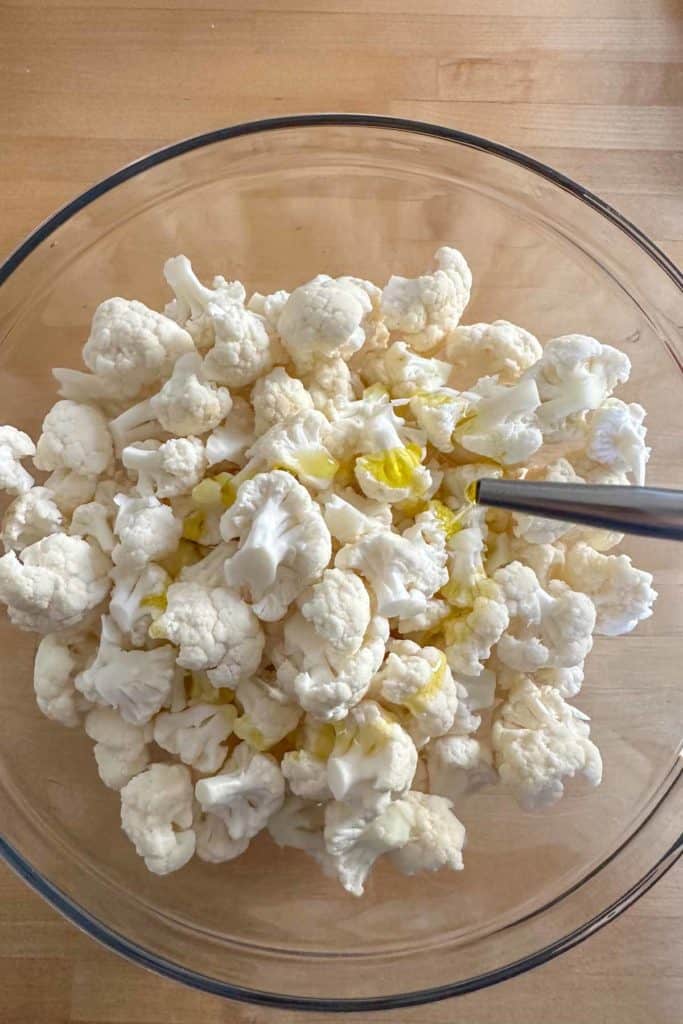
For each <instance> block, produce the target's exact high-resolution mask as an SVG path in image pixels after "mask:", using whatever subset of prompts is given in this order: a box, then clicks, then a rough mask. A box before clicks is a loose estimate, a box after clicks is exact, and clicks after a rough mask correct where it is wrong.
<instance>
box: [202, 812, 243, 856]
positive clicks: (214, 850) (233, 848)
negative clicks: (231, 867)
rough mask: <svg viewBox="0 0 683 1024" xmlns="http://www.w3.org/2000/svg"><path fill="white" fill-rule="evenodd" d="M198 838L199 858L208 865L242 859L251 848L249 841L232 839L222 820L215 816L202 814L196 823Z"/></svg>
mask: <svg viewBox="0 0 683 1024" xmlns="http://www.w3.org/2000/svg"><path fill="white" fill-rule="evenodd" d="M194 830H195V834H196V836H197V851H196V852H197V856H198V857H199V859H200V860H203V861H206V862H207V863H208V864H224V863H225V862H226V861H229V860H235V858H236V857H241V856H242V854H243V853H244V852H245V850H246V849H247V847H248V846H249V840H248V839H231V838H230V834H229V832H228V829H227V826H226V824H225V822H224V821H223V819H222V818H218V817H217V816H216V815H215V814H200V815H198V816H197V819H196V820H195V823H194Z"/></svg>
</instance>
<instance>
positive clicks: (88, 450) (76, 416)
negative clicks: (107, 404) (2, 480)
mask: <svg viewBox="0 0 683 1024" xmlns="http://www.w3.org/2000/svg"><path fill="white" fill-rule="evenodd" d="M112 454H113V444H112V439H111V434H110V433H109V427H108V426H107V421H106V419H105V417H104V415H103V413H101V412H100V410H99V409H96V408H95V407H94V406H92V405H84V404H83V403H82V402H70V401H68V400H67V399H63V400H62V401H61V402H56V403H55V404H54V405H53V406H52V408H51V409H50V411H49V413H48V414H47V416H46V417H45V419H44V420H43V429H42V432H41V435H40V437H39V438H38V443H37V445H36V454H35V456H34V458H33V462H34V464H35V467H36V469H45V470H48V472H49V471H51V470H55V469H67V470H71V471H72V472H74V473H80V474H81V475H83V476H88V475H89V476H99V475H100V473H104V472H105V470H106V469H107V467H108V466H109V464H110V462H111V459H112Z"/></svg>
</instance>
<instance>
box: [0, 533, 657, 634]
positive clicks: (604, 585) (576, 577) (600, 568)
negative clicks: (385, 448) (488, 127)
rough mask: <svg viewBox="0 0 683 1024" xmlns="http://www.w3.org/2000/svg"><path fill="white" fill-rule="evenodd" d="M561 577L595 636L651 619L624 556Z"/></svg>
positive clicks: (575, 549)
mask: <svg viewBox="0 0 683 1024" xmlns="http://www.w3.org/2000/svg"><path fill="white" fill-rule="evenodd" d="M1 564H2V560H1V559H0V565H1ZM562 576H563V578H564V579H565V580H566V581H567V582H568V583H569V586H570V587H572V588H573V589H574V590H578V591H580V592H581V593H582V594H586V595H588V597H589V598H590V600H591V601H592V603H593V604H594V605H595V610H596V613H597V617H596V621H595V631H596V633H602V634H603V635H604V636H621V634H622V633H630V632H631V630H632V629H635V627H636V626H637V625H638V623H639V622H642V620H643V619H648V618H649V617H650V616H651V615H652V605H653V604H654V602H655V601H656V599H657V591H656V590H653V589H652V575H651V573H649V572H645V571H644V570H643V569H636V568H635V566H633V565H632V564H631V559H630V558H629V557H628V555H603V554H601V553H600V552H599V551H595V550H594V549H593V548H591V547H589V546H588V545H587V544H583V543H579V544H574V545H573V546H572V547H571V548H570V549H569V550H568V552H567V555H566V558H565V564H564V570H563V573H562Z"/></svg>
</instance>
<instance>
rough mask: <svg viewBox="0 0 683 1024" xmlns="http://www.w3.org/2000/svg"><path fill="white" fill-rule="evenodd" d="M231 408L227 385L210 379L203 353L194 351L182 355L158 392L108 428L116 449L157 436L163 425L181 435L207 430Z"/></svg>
mask: <svg viewBox="0 0 683 1024" xmlns="http://www.w3.org/2000/svg"><path fill="white" fill-rule="evenodd" d="M231 408H232V398H231V396H230V392H229V391H228V389H227V388H223V387H217V386H216V385H215V384H214V383H212V382H211V381H210V380H208V379H207V376H206V373H205V372H204V364H203V362H202V357H201V356H200V355H199V354H198V353H196V352H192V353H190V354H189V355H185V356H181V357H180V359H179V360H178V362H177V363H176V364H175V366H174V367H173V373H172V374H171V376H170V377H169V379H168V380H167V381H166V383H165V384H164V386H163V387H162V388H161V390H160V391H158V392H157V394H156V395H152V397H151V398H147V399H145V401H144V402H138V404H137V405H134V406H132V407H131V408H130V409H126V411H125V412H122V413H121V415H120V416H117V417H116V419H114V420H111V422H110V424H109V429H110V430H111V433H112V437H113V438H114V441H115V442H116V447H117V451H121V450H122V449H123V448H125V447H126V446H127V445H130V444H133V443H134V442H135V441H149V440H150V439H154V438H156V437H158V435H159V434H160V433H161V430H162V429H163V430H166V431H168V433H169V434H176V435H179V436H181V437H190V436H191V435H195V434H206V433H207V431H209V430H213V429H214V427H217V426H218V424H219V423H220V422H221V420H223V419H224V418H225V417H226V416H227V415H228V413H229V412H230V410H231Z"/></svg>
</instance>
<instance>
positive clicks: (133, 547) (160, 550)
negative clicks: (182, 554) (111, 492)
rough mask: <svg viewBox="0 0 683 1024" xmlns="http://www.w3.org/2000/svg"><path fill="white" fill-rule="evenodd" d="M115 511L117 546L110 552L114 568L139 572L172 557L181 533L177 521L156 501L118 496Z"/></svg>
mask: <svg viewBox="0 0 683 1024" xmlns="http://www.w3.org/2000/svg"><path fill="white" fill-rule="evenodd" d="M114 501H115V502H116V505H117V507H118V512H117V514H116V519H115V521H114V533H115V534H116V536H117V537H118V544H117V545H116V547H115V548H114V550H113V551H112V560H113V562H114V564H115V565H117V566H121V568H124V569H131V570H136V569H138V570H139V569H142V568H144V566H145V565H147V563H148V562H154V561H159V560H160V559H162V558H165V557H166V556H167V555H171V554H172V553H173V552H174V551H175V549H176V548H177V546H178V542H179V541H180V537H181V534H182V531H183V525H182V523H181V522H180V520H178V519H176V518H175V516H174V515H173V510H172V509H171V508H169V506H168V505H162V504H161V502H160V501H159V499H158V498H155V497H147V498H133V497H130V496H128V495H126V494H117V495H116V498H115V499H114Z"/></svg>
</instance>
